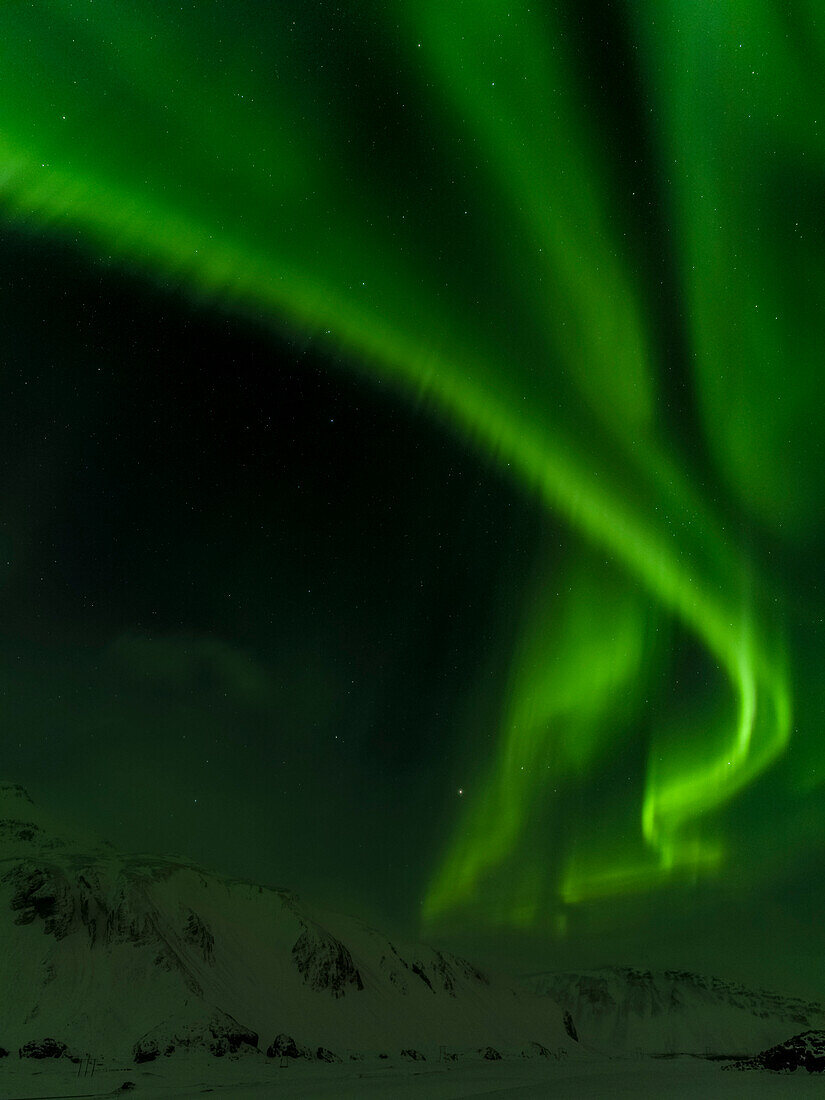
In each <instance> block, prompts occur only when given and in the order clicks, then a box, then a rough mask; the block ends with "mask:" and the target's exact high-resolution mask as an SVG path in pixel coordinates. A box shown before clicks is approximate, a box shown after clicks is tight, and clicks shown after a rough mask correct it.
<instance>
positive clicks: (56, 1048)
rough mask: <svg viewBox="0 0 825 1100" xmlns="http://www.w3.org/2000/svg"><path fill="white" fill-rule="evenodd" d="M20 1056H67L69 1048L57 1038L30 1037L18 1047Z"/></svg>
mask: <svg viewBox="0 0 825 1100" xmlns="http://www.w3.org/2000/svg"><path fill="white" fill-rule="evenodd" d="M19 1053H20V1057H21V1058H63V1057H66V1058H68V1057H69V1048H68V1047H67V1046H66V1044H65V1043H61V1042H58V1040H57V1039H40V1040H37V1039H32V1040H30V1041H29V1042H28V1043H24V1044H23V1046H22V1047H21V1048H20V1051H19Z"/></svg>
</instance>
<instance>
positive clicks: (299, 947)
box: [292, 926, 364, 997]
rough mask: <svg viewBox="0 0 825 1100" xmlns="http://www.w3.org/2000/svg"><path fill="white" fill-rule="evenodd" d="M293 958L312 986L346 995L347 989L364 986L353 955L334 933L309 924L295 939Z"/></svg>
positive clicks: (336, 995)
mask: <svg viewBox="0 0 825 1100" xmlns="http://www.w3.org/2000/svg"><path fill="white" fill-rule="evenodd" d="M292 957H293V959H294V960H295V965H296V966H297V968H298V972H299V973H300V974H301V976H302V977H303V979H304V981H305V982H306V984H307V985H308V986H309V987H310V989H314V990H316V991H317V992H319V993H322V992H329V993H331V994H332V996H333V997H343V996H344V994H345V993H346V992H347V990H348V988H352V989H355V990H358V991H359V992H360V991H361V990H362V989H363V988H364V983H363V982H362V981H361V975H360V974H359V972H358V968H357V967H356V965H355V963H354V962H353V961H352V955H350V953H349V951H348V950H347V949H346V947H344V945H343V944H342V943H341V942H340V941H339V940H336V939H335V937H334V936H330V935H329V934H328V933H326V932H323V931H322V930H321V929H320V928H316V927H312V928H310V927H309V926H305V927H304V931H303V932H302V933H301V935H300V936H299V937H298V939H297V940H296V941H295V943H294V945H293V947H292Z"/></svg>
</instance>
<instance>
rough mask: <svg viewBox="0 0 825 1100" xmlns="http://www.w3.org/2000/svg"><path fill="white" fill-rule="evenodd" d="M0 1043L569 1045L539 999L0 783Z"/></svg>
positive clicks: (104, 1048)
mask: <svg viewBox="0 0 825 1100" xmlns="http://www.w3.org/2000/svg"><path fill="white" fill-rule="evenodd" d="M0 988H2V989H3V991H4V996H3V998H2V1000H1V1001H0V1046H3V1047H5V1048H7V1049H16V1048H19V1047H22V1046H23V1045H24V1044H26V1043H28V1042H31V1041H35V1042H39V1041H42V1039H43V1038H45V1037H51V1038H55V1039H57V1040H58V1041H60V1042H64V1043H66V1044H67V1045H68V1047H69V1050H70V1051H74V1052H76V1053H81V1052H86V1051H88V1052H91V1053H93V1054H96V1055H98V1056H107V1055H110V1054H111V1055H116V1056H118V1057H126V1056H129V1057H134V1055H135V1052H136V1051H142V1052H143V1053H144V1054H146V1052H147V1051H148V1052H149V1054H150V1055H151V1053H152V1051H153V1050H154V1051H155V1052H157V1053H160V1054H163V1053H164V1051H165V1050H167V1049H169V1048H175V1049H181V1048H184V1047H188V1046H192V1045H200V1046H205V1047H207V1048H208V1049H212V1050H213V1053H217V1054H222V1053H227V1052H231V1051H233V1050H244V1049H253V1047H254V1044H253V1043H252V1041H251V1040H252V1039H255V1038H259V1039H260V1046H261V1048H262V1049H266V1047H267V1046H268V1045H269V1044H270V1043H271V1041H272V1040H273V1039H274V1037H275V1036H277V1035H280V1034H285V1035H287V1036H289V1037H291V1038H293V1039H294V1040H295V1043H296V1044H297V1045H298V1046H299V1047H303V1048H307V1049H309V1050H311V1051H317V1049H318V1048H319V1047H320V1048H325V1049H327V1050H328V1051H331V1052H333V1053H337V1054H338V1055H339V1056H346V1055H347V1054H348V1053H349V1052H360V1053H378V1052H381V1051H385V1050H389V1051H393V1050H394V1051H395V1052H396V1053H398V1052H399V1051H400V1050H401V1049H405V1048H412V1049H416V1050H424V1049H425V1048H426V1049H428V1050H430V1051H432V1050H434V1049H435V1048H436V1047H437V1045H441V1044H443V1045H445V1046H447V1047H449V1048H452V1049H470V1048H481V1047H486V1046H487V1045H488V1044H489V1045H492V1046H494V1047H505V1048H508V1049H518V1050H520V1049H522V1048H525V1047H527V1046H528V1044H530V1043H531V1042H532V1043H538V1044H542V1045H543V1046H544V1047H550V1048H555V1047H561V1046H565V1047H570V1046H571V1042H570V1039H569V1037H568V1035H567V1034H566V1033H565V1030H564V1026H563V1021H562V1016H561V1012H560V1010H559V1008H558V1006H557V1005H555V1004H554V1003H553V1002H552V1001H550V1000H548V999H546V998H539V997H536V996H534V995H532V994H530V993H525V992H523V991H517V990H516V989H514V988H512V987H510V986H508V985H507V984H503V983H499V982H496V981H494V980H492V979H490V978H488V977H487V976H485V975H484V974H482V973H481V972H480V971H478V970H477V969H475V968H474V967H473V966H472V965H471V964H470V963H468V962H466V961H465V960H463V959H460V958H458V957H456V956H453V955H448V954H443V953H441V952H437V951H434V950H432V949H430V948H427V947H422V946H410V945H401V944H394V943H392V942H390V940H389V939H387V938H386V937H385V936H384V935H382V934H381V933H380V932H378V931H376V930H375V929H373V928H371V927H369V926H368V925H366V924H364V923H363V922H360V921H357V920H353V919H351V918H348V917H344V916H340V915H337V914H331V913H326V912H323V911H320V910H316V909H314V908H312V907H310V906H308V905H306V904H304V902H303V901H301V900H300V899H299V898H298V897H296V896H295V895H294V894H292V893H290V892H288V891H282V890H273V889H269V888H267V887H264V886H259V885H255V884H251V883H247V882H239V881H231V880H226V879H223V878H220V877H219V876H217V875H213V874H210V873H208V872H206V871H204V870H201V869H199V868H197V867H194V866H191V865H189V864H187V863H185V862H183V861H179V860H173V859H158V858H150V857H138V856H124V855H121V854H119V853H118V852H117V851H116V850H115V849H114V848H112V847H111V846H110V845H108V844H105V843H102V842H100V841H98V840H96V839H95V838H92V837H88V836H84V835H82V834H78V833H69V832H68V831H67V830H65V829H64V828H63V827H62V826H60V825H59V824H57V823H55V822H54V821H52V820H51V819H50V818H49V816H48V815H47V814H46V813H44V812H42V811H40V810H39V809H38V808H37V807H35V806H34V805H33V804H32V802H31V800H30V799H29V797H28V795H27V794H26V792H25V791H23V790H22V788H19V787H13V786H0Z"/></svg>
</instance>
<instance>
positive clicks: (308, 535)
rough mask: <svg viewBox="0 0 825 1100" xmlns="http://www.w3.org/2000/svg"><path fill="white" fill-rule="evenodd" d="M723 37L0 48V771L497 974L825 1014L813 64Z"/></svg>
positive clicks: (204, 31)
mask: <svg viewBox="0 0 825 1100" xmlns="http://www.w3.org/2000/svg"><path fill="white" fill-rule="evenodd" d="M728 8H729V10H728ZM720 10H721V9H719V6H718V5H716V4H714V3H713V2H712V0H707V2H705V0H700V2H697V3H696V4H693V5H691V6H690V8H689V9H687V8H686V7H685V6H684V5H682V4H679V3H676V2H675V0H673V2H670V0H668V2H666V3H663V4H662V5H661V9H660V10H659V9H657V12H658V15H657V19H656V20H653V19H649V18H648V17H647V16H646V15H645V13H644V11H642V10H641V9H640V7H639V6H638V5H632V4H628V3H619V2H610V0H602V2H599V3H592V4H588V5H579V4H576V5H574V4H572V3H557V4H556V3H554V4H549V5H539V6H537V7H536V10H533V8H532V7H531V6H530V5H528V4H526V3H522V2H514V3H511V4H505V3H503V2H499V0H485V2H484V3H465V2H461V0H456V3H455V4H452V3H443V2H442V0H420V3H415V4H411V3H410V4H407V3H403V2H402V0H398V3H396V2H394V0H393V2H392V3H384V2H382V3H380V4H379V3H375V4H372V3H366V4H363V5H350V6H348V5H335V4H327V3H318V4H313V5H306V4H304V3H299V2H298V0H294V2H292V0H282V2H279V3H276V4H272V3H253V2H252V0H238V2H237V3H233V4H227V3H218V2H215V3H213V2H206V0H204V2H203V3H198V4H184V5H168V4H165V3H160V2H158V3H154V2H148V0H147V3H146V4H145V5H142V6H141V8H140V9H139V10H135V11H132V10H131V9H129V8H127V6H125V5H121V4H119V3H117V2H115V0H102V2H100V3H96V4H95V5H90V4H87V3H85V2H81V0H63V2H61V3H60V4H55V5H54V7H49V8H48V9H47V14H45V15H44V12H43V10H40V11H38V10H37V5H27V4H20V5H19V6H14V7H13V8H12V9H11V14H10V15H9V19H8V26H7V28H6V33H5V34H4V35H3V36H2V37H3V42H2V44H0V101H2V102H3V103H4V104H5V107H4V111H3V117H2V118H0V161H1V162H2V164H1V166H0V250H2V251H1V255H2V264H1V266H0V289H1V290H2V293H0V324H2V332H3V345H2V347H3V362H2V376H1V380H0V456H2V458H1V461H2V469H3V487H4V491H3V494H2V499H0V568H2V570H3V573H2V577H3V585H2V601H3V610H2V616H0V624H2V631H1V632H0V690H1V691H2V695H1V696H0V705H1V706H2V731H3V733H2V736H3V773H4V775H5V777H7V778H8V779H10V780H12V781H16V782H21V783H24V784H25V785H27V786H28V787H29V788H30V789H31V791H32V793H33V795H34V796H35V797H36V798H37V799H39V800H41V801H43V802H45V803H48V804H49V805H51V806H52V807H53V808H54V809H56V810H59V811H62V812H63V813H64V814H66V815H68V816H69V817H71V818H74V819H75V820H79V821H80V822H82V823H84V824H87V825H91V826H92V827H94V828H95V829H97V830H98V831H99V832H100V833H101V834H102V835H104V836H105V837H107V838H108V839H110V840H112V841H113V842H114V843H116V844H117V845H119V846H121V847H123V848H127V849H140V850H149V851H158V852H163V853H173V854H180V855H183V856H185V857H187V858H190V859H193V860H196V861H200V862H202V863H203V864H204V865H207V866H210V867H213V868H215V869H216V870H218V871H221V872H224V873H226V874H230V875H238V876H244V877H249V878H251V879H254V880H260V881H266V882H268V883H273V884H276V885H282V886H291V887H294V888H296V889H298V890H299V891H302V892H304V893H306V894H307V895H308V896H309V897H311V898H314V899H316V900H318V901H320V902H324V903H328V904H331V905H334V906H337V907H340V908H343V909H346V910H349V911H351V912H353V913H355V914H361V915H364V916H366V917H368V918H370V919H373V920H374V921H376V922H377V923H380V924H381V925H382V926H384V927H386V928H387V929H388V930H399V931H401V932H403V933H406V934H408V935H410V936H425V937H427V938H429V939H430V940H433V941H438V942H441V943H447V944H449V945H450V946H458V947H460V948H461V949H463V950H467V951H472V952H474V953H475V954H476V955H477V957H479V958H480V959H482V960H484V959H492V960H493V961H496V962H500V963H502V964H503V965H508V966H513V967H516V968H520V969H531V968H532V969H536V968H538V967H540V966H545V965H558V966H578V965H601V964H608V963H631V964H636V965H661V966H676V967H686V968H693V969H704V970H715V971H717V972H719V973H720V974H721V975H722V976H727V977H731V978H739V979H743V980H746V981H755V982H760V983H761V982H764V983H768V984H773V985H776V986H780V987H784V988H785V989H787V991H788V992H802V993H813V994H815V993H818V992H821V990H820V986H821V983H822V981H823V980H825V969H824V968H823V965H822V962H821V959H822V957H823V949H825V943H823V937H822V933H821V931H820V929H819V925H820V919H819V914H820V912H821V904H822V901H823V894H824V893H825V868H823V864H822V856H821V836H822V834H823V830H825V803H823V799H822V794H821V790H822V787H821V784H822V781H823V778H825V752H823V741H822V729H823V720H825V691H823V686H822V685H823V681H822V676H821V669H822V659H823V655H825V643H824V642H823V634H822V624H823V619H825V603H823V593H822V589H821V562H822V552H823V542H825V540H823V532H825V517H824V516H823V497H822V492H821V470H822V463H823V458H824V457H825V455H824V454H823V451H824V450H825V442H824V441H825V432H823V431H822V400H821V367H820V364H821V361H822V357H823V351H825V348H823V342H824V340H823V322H822V311H821V287H822V286H823V285H825V266H823V259H822V256H823V252H822V248H821V245H822V240H823V227H825V222H823V215H822V210H823V209H825V207H823V203H822V198H823V192H822V181H823V180H825V126H823V124H822V118H821V116H822V110H821V107H822V104H821V91H820V89H819V88H818V86H817V85H816V82H815V80H814V77H813V76H812V75H811V74H814V73H816V72H817V71H821V66H822V60H823V59H822V57H821V53H822V51H821V40H820V39H819V38H816V36H815V35H814V32H813V29H812V28H813V27H814V25H815V14H816V8H815V7H814V6H813V0H810V3H809V2H808V0H805V2H802V3H800V4H799V5H798V6H797V8H796V10H795V12H794V13H790V14H789V13H788V11H787V10H786V8H785V6H783V5H779V4H778V3H775V2H773V0H747V3H746V2H745V0H735V2H734V3H731V4H730V5H728V6H726V14H725V15H724V17H722V16H721V15H720ZM817 43H819V45H817ZM817 66H818V67H819V68H817Z"/></svg>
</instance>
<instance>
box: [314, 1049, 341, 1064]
mask: <svg viewBox="0 0 825 1100" xmlns="http://www.w3.org/2000/svg"><path fill="white" fill-rule="evenodd" d="M315 1058H316V1060H317V1061H319V1062H343V1058H339V1057H338V1055H337V1054H333V1053H332V1051H331V1050H327V1048H326V1047H318V1049H317V1050H316V1051H315Z"/></svg>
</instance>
